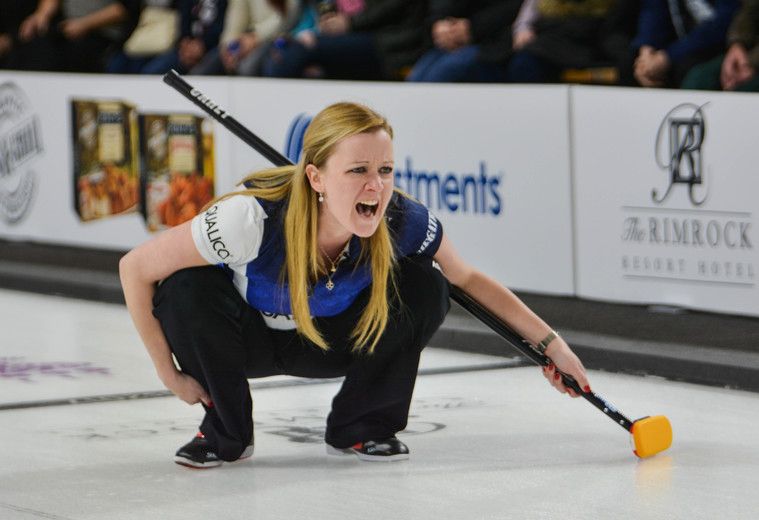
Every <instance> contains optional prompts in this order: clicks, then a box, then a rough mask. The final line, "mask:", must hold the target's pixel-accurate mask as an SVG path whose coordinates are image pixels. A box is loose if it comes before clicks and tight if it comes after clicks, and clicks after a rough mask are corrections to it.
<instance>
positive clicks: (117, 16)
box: [19, 0, 140, 72]
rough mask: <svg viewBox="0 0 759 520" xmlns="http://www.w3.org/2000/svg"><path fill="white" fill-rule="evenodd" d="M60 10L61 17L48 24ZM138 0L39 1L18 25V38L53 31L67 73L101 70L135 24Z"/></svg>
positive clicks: (60, 64) (28, 38)
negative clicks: (33, 9) (55, 21)
mask: <svg viewBox="0 0 759 520" xmlns="http://www.w3.org/2000/svg"><path fill="white" fill-rule="evenodd" d="M59 11H60V13H61V16H62V20H61V21H60V22H58V23H57V24H52V22H53V21H54V17H55V15H56V13H58V12H59ZM139 11H140V2H139V0H118V1H117V0H86V1H85V0H40V1H39V2H38V4H37V9H36V10H35V11H34V13H32V14H31V15H30V16H29V17H27V18H26V20H24V22H23V23H22V24H21V27H20V28H19V39H20V40H21V41H23V42H30V41H33V40H35V39H37V38H40V37H43V36H45V35H46V34H48V31H52V32H53V36H54V37H55V38H56V47H57V48H58V52H59V61H58V64H57V66H56V67H55V68H56V69H58V70H64V71H68V72H102V71H103V70H104V69H105V63H106V60H107V58H108V55H109V54H110V53H112V52H113V51H114V49H115V48H117V47H118V46H119V45H120V44H121V43H123V41H124V40H125V39H126V36H127V35H128V34H129V33H130V32H131V30H132V28H133V27H134V26H135V25H136V23H137V18H138V16H139Z"/></svg>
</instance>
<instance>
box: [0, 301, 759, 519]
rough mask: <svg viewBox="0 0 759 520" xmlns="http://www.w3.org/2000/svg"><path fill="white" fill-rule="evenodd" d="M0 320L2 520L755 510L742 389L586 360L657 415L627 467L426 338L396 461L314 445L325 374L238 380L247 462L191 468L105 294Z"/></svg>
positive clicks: (186, 428) (326, 399) (505, 379)
mask: <svg viewBox="0 0 759 520" xmlns="http://www.w3.org/2000/svg"><path fill="white" fill-rule="evenodd" d="M0 326H2V331H3V335H2V337H3V340H2V342H3V343H2V348H0V389H2V391H1V392H0V445H1V446H2V457H1V458H0V460H2V464H0V519H2V520H15V519H40V518H43V519H98V520H99V519H178V520H180V519H181V520H193V519H216V518H219V519H225V520H227V519H228V520H232V519H291V518H309V519H330V520H332V519H341V518H350V519H395V518H403V519H427V518H429V519H485V518H488V519H490V518H492V519H501V518H504V519H509V518H514V519H532V518H536V519H542V518H546V519H562V520H565V519H615V518H625V519H626V518H630V519H649V518H650V519H680V518H682V519H694V518H703V519H717V518H719V519H722V518H725V519H755V518H758V517H759V449H757V444H756V438H757V429H759V394H755V393H750V392H742V391H736V390H729V389H720V388H713V387H705V386H698V385H691V384H686V383H680V382H672V381H666V380H662V379H658V378H653V377H634V376H627V375H620V374H609V373H603V372H595V371H592V372H591V373H590V376H591V384H592V386H593V389H594V390H595V391H596V392H598V393H599V394H601V395H603V396H604V397H605V398H607V399H608V400H609V401H610V402H612V403H614V404H615V405H616V406H618V407H619V408H620V410H621V411H622V412H623V413H624V414H626V415H627V416H628V417H630V418H631V419H636V418H639V417H642V416H646V415H666V416H667V417H668V418H669V419H670V421H671V423H672V426H673V430H674V442H673V446H672V447H671V448H670V449H669V450H668V451H666V452H664V453H662V454H659V455H657V456H655V457H653V458H650V459H646V460H639V459H637V458H636V457H635V456H634V455H633V453H632V450H631V447H630V443H629V435H628V434H627V432H625V431H624V430H623V429H622V428H620V427H619V426H617V425H615V424H614V423H613V422H612V421H611V420H609V419H608V418H607V417H605V416H604V415H603V414H602V413H600V412H599V411H598V410H596V409H595V408H593V407H592V406H591V405H590V404H589V403H587V402H585V401H584V400H582V399H576V400H572V399H569V398H568V397H566V396H563V395H561V394H559V393H557V392H556V391H555V390H553V388H551V387H550V386H549V385H548V384H547V383H546V382H545V380H544V379H543V377H542V376H541V375H540V372H539V370H538V369H537V368H535V367H519V366H516V365H518V363H515V362H512V361H510V359H509V358H502V357H489V356H484V355H477V354H463V353H458V352H453V351H445V350H434V349H427V350H425V352H424V354H423V358H422V366H421V373H420V376H419V378H418V380H417V387H416V391H415V394H414V400H413V404H412V410H411V418H410V421H409V428H408V429H407V430H406V431H405V432H403V433H401V434H399V438H401V439H402V440H403V441H404V442H405V443H406V444H408V446H409V448H410V450H411V460H409V461H405V462H393V463H384V464H383V463H367V462H361V461H359V460H357V459H354V458H352V457H351V458H335V457H331V456H328V455H326V453H325V446H324V443H323V441H322V433H323V428H324V421H325V418H326V415H327V413H328V410H329V404H330V400H331V397H332V396H333V395H334V393H335V392H336V390H337V387H338V385H339V381H334V380H331V381H312V380H298V379H291V378H285V377H279V378H268V379H265V380H256V381H253V382H252V391H253V396H254V406H255V412H254V415H255V422H256V447H255V454H254V456H253V458H251V459H248V460H247V461H243V462H239V463H235V464H225V465H224V466H222V467H220V468H215V469H207V470H191V469H188V468H185V467H182V466H179V465H176V464H174V462H173V461H172V457H173V454H174V451H175V450H176V449H177V448H178V447H179V446H180V445H182V444H184V443H185V442H187V441H188V440H189V439H190V438H191V437H192V436H193V435H194V433H195V432H196V428H197V424H198V422H199V420H200V416H201V412H202V410H201V409H200V408H199V407H188V406H187V405H185V404H184V403H182V402H180V401H179V400H177V399H175V398H173V397H171V396H166V395H165V393H164V389H163V387H162V386H161V384H160V382H159V381H158V379H157V377H156V376H155V375H154V372H153V369H152V365H151V364H150V361H149V359H148V356H147V354H146V352H145V350H144V348H143V347H142V346H141V344H140V341H139V339H138V337H137V334H136V332H135V331H134V329H133V327H132V324H131V321H130V319H129V316H128V314H127V311H126V309H125V308H124V307H123V306H121V305H111V304H104V303H93V302H87V301H82V300H73V299H66V298H60V297H53V296H40V295H36V294H27V293H21V292H14V291H7V290H0ZM504 349H508V347H506V346H504ZM509 355H511V352H509ZM511 365H514V366H511Z"/></svg>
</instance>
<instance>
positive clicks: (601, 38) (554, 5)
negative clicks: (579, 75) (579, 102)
mask: <svg viewBox="0 0 759 520" xmlns="http://www.w3.org/2000/svg"><path fill="white" fill-rule="evenodd" d="M635 8H636V3H633V2H632V0H524V3H523V4H522V8H521V9H520V11H519V14H518V16H517V18H516V20H515V22H514V26H513V50H514V54H513V56H512V57H511V59H510V60H509V63H508V66H507V69H506V81H509V82H517V83H551V82H557V81H559V79H560V77H561V72H562V71H563V70H565V69H570V68H572V69H583V68H589V67H598V66H617V65H618V64H619V63H620V62H622V61H623V59H624V57H625V56H627V53H628V45H629V41H630V38H631V36H632V33H633V29H632V26H631V23H630V20H631V16H630V13H631V12H632V13H634V12H635Z"/></svg>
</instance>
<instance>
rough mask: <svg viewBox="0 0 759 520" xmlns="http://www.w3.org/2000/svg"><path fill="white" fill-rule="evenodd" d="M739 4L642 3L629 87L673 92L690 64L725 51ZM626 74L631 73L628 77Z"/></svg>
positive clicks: (718, 0) (722, 0) (716, 0)
mask: <svg viewBox="0 0 759 520" xmlns="http://www.w3.org/2000/svg"><path fill="white" fill-rule="evenodd" d="M739 6H740V1H739V0H672V1H664V0H643V1H642V2H641V10H640V15H639V18H638V32H637V35H636V36H635V38H634V39H633V42H632V45H633V48H634V49H635V51H634V61H633V63H632V64H631V66H630V67H629V69H628V70H627V71H622V75H623V78H625V77H626V78H627V81H625V82H626V83H628V84H637V85H640V86H642V87H678V86H680V83H681V82H682V80H683V78H684V77H685V75H686V74H687V72H688V71H689V70H690V69H691V68H692V67H693V66H695V65H697V64H699V63H703V62H705V61H708V60H710V59H712V58H713V57H715V56H717V55H719V54H720V53H722V52H724V47H725V36H726V34H727V29H728V27H729V26H730V22H731V21H732V19H733V16H734V15H735V13H736V11H737V10H738V7H739ZM630 73H631V74H630Z"/></svg>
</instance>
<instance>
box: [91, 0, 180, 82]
mask: <svg viewBox="0 0 759 520" xmlns="http://www.w3.org/2000/svg"><path fill="white" fill-rule="evenodd" d="M175 4H176V2H175V0H143V9H142V12H141V13H140V18H139V21H138V23H137V27H135V29H134V31H133V32H132V34H130V35H129V37H128V38H127V40H126V41H125V42H124V44H123V45H122V46H121V48H119V49H118V50H117V51H116V52H114V53H113V54H112V55H111V57H110V59H109V60H108V63H107V65H106V72H109V73H134V74H136V73H139V72H140V71H141V70H142V68H143V67H144V66H145V64H147V63H148V62H150V60H152V59H154V58H155V57H156V56H159V55H161V54H164V53H166V52H168V51H169V50H171V49H173V48H174V45H175V44H176V42H177V40H178V29H179V23H178V20H179V12H178V11H177V10H176V6H175Z"/></svg>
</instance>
